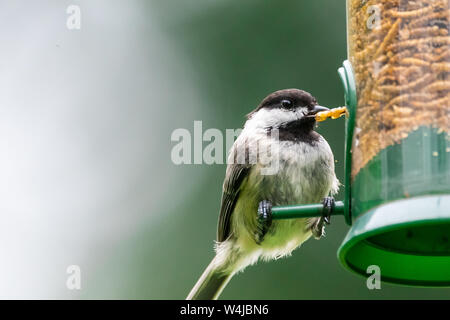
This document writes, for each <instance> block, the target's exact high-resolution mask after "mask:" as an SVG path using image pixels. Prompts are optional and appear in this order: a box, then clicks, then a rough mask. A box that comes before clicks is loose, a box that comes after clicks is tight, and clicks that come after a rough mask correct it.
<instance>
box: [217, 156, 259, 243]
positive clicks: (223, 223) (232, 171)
mask: <svg viewBox="0 0 450 320" xmlns="http://www.w3.org/2000/svg"><path fill="white" fill-rule="evenodd" d="M250 169H251V166H250V165H248V164H230V165H228V167H227V173H226V177H227V178H226V179H225V181H224V183H223V193H222V205H221V207H220V214H219V224H218V226H217V241H218V242H222V241H225V240H226V239H227V238H228V237H229V236H230V223H231V214H232V213H233V210H234V207H235V206H236V202H237V199H238V197H239V192H240V191H241V186H242V182H243V181H244V180H245V178H246V177H247V176H248V173H249V172H250Z"/></svg>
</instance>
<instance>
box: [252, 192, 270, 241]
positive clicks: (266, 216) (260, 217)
mask: <svg viewBox="0 0 450 320" xmlns="http://www.w3.org/2000/svg"><path fill="white" fill-rule="evenodd" d="M257 222H258V224H257V231H256V233H255V241H256V243H257V244H260V243H261V242H262V241H263V239H264V236H265V235H266V233H267V230H269V228H270V226H271V225H272V203H271V202H270V201H267V200H263V201H261V202H260V203H259V205H258V214H257Z"/></svg>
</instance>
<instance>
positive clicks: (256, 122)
mask: <svg viewBox="0 0 450 320" xmlns="http://www.w3.org/2000/svg"><path fill="white" fill-rule="evenodd" d="M307 113H308V108H307V107H298V108H296V109H294V110H285V109H279V108H276V109H261V110H259V111H258V112H256V113H254V114H253V116H252V117H251V118H250V119H249V120H248V121H247V122H246V124H245V127H246V128H248V129H266V128H268V127H272V128H278V127H280V126H281V125H282V124H284V123H288V122H291V121H296V120H300V119H301V118H303V117H304V116H305V115H306V114H307Z"/></svg>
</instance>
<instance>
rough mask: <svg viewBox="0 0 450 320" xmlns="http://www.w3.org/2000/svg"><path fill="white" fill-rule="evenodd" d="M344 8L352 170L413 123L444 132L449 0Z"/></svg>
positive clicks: (357, 0)
mask: <svg viewBox="0 0 450 320" xmlns="http://www.w3.org/2000/svg"><path fill="white" fill-rule="evenodd" d="M348 10H349V13H348V14H349V15H348V16H349V26H348V28H349V30H348V36H349V56H350V61H351V63H352V65H353V68H354V72H355V77H356V83H357V94H358V110H357V115H356V128H355V137H354V141H353V162H352V165H353V168H352V177H354V176H355V175H356V174H357V173H358V172H359V170H360V169H361V168H363V167H364V166H365V165H366V164H367V163H368V162H369V161H370V160H371V159H372V158H373V157H374V156H375V155H376V154H378V153H379V152H380V150H382V149H384V148H386V147H387V146H389V145H393V144H395V143H398V142H400V141H401V140H402V139H404V138H406V137H407V136H408V134H409V133H410V132H411V131H413V130H416V129H417V128H418V127H419V126H430V127H434V128H438V130H439V131H445V132H447V133H450V105H449V90H450V79H449V77H448V75H449V72H450V50H449V45H450V36H449V15H450V9H449V0H415V1H407V0H349V8H348ZM377 17H378V18H379V19H378V20H377Z"/></svg>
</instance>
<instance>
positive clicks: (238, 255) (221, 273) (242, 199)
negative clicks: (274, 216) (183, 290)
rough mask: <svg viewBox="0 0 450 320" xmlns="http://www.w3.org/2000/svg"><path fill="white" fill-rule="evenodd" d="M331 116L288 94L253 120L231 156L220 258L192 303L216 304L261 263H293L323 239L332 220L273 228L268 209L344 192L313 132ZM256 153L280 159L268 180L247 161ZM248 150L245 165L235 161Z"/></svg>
mask: <svg viewBox="0 0 450 320" xmlns="http://www.w3.org/2000/svg"><path fill="white" fill-rule="evenodd" d="M325 110H328V109H327V108H325V107H321V106H319V105H318V104H317V101H316V99H315V98H314V97H313V96H312V95H311V94H309V93H308V92H305V91H302V90H298V89H286V90H279V91H276V92H274V93H272V94H270V95H269V96H267V97H266V98H265V99H264V100H263V101H262V102H261V103H260V105H259V106H258V107H257V108H256V109H255V110H254V111H252V112H251V113H250V114H249V115H248V116H247V121H246V123H245V125H244V128H243V130H242V132H241V134H240V135H239V137H238V138H237V139H236V141H235V143H234V144H233V147H232V148H231V150H230V154H229V157H228V162H227V163H228V166H227V170H226V175H225V180H224V183H223V193H222V205H221V209H220V215H219V223H218V230H217V241H216V246H215V251H216V255H215V257H214V258H213V260H212V261H211V263H210V264H209V266H208V267H207V268H206V270H205V271H204V272H203V274H202V275H201V277H200V279H199V280H198V281H197V283H196V284H195V286H194V288H193V289H192V290H191V292H190V293H189V295H188V297H187V299H199V300H207V299H217V298H218V297H219V295H220V293H221V292H222V290H223V289H224V287H225V286H226V284H227V283H228V281H230V279H231V277H232V276H233V275H234V274H235V273H237V272H238V271H241V270H243V269H244V268H245V267H247V266H249V265H252V264H254V263H256V262H257V261H258V260H259V259H263V260H272V259H278V258H281V257H284V256H288V255H290V254H291V252H292V251H293V250H294V249H295V248H297V247H299V246H300V245H301V244H302V243H303V242H304V241H306V240H307V239H308V238H310V237H311V235H313V236H314V237H315V238H317V239H319V238H320V237H322V235H323V234H324V225H325V224H324V222H327V223H328V222H329V221H328V218H329V217H326V216H323V217H320V218H305V219H292V220H277V221H271V219H270V210H271V206H272V205H273V206H281V205H293V204H308V203H316V202H320V201H325V203H324V204H326V205H328V206H331V205H332V204H331V199H332V198H330V197H328V196H329V195H333V194H335V193H336V192H337V191H338V188H339V181H338V180H337V178H336V175H335V173H334V157H333V153H332V151H331V149H330V146H329V145H328V143H327V141H326V140H325V139H324V138H323V137H322V136H321V135H320V134H318V133H317V132H315V131H314V126H315V123H316V121H315V114H316V113H317V112H319V111H325ZM275 132H276V133H277V134H276V135H272V133H275ZM258 146H259V147H261V146H264V147H266V148H270V150H271V152H276V153H277V157H276V158H277V161H278V170H276V172H275V173H272V174H267V173H265V172H264V171H263V170H264V169H266V167H267V165H266V164H263V163H261V160H260V159H259V158H258V159H256V161H253V162H252V161H249V160H250V157H249V154H250V153H251V152H252V149H253V150H254V149H257V148H258ZM242 150H244V151H245V156H244V157H243V158H244V159H245V161H240V162H239V161H236V157H237V156H239V153H240V152H241V153H242ZM241 158H242V157H241ZM236 162H238V163H236ZM324 199H325V200H324Z"/></svg>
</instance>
